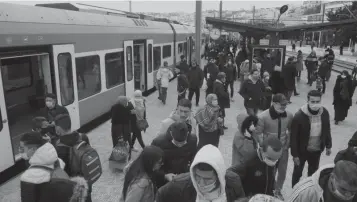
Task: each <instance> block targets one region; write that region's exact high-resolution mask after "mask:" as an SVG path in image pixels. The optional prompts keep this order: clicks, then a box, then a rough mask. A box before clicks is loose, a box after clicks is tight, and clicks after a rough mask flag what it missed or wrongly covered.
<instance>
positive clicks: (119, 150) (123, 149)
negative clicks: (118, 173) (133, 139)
mask: <svg viewBox="0 0 357 202" xmlns="http://www.w3.org/2000/svg"><path fill="white" fill-rule="evenodd" d="M128 158H129V145H128V143H127V142H125V141H124V140H122V139H120V140H119V141H118V144H117V145H116V146H115V147H114V148H113V150H112V153H111V155H110V157H109V161H115V162H121V163H124V162H127V161H128Z"/></svg>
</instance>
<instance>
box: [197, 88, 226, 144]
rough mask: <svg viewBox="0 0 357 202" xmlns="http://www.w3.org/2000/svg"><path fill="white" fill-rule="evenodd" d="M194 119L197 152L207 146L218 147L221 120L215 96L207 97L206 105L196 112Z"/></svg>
mask: <svg viewBox="0 0 357 202" xmlns="http://www.w3.org/2000/svg"><path fill="white" fill-rule="evenodd" d="M195 119H196V121H197V124H198V138H199V141H198V148H197V150H199V149H200V148H202V147H203V146H205V145H207V144H212V145H214V146H216V147H218V144H219V137H220V128H221V127H222V126H223V119H222V118H220V117H219V106H218V100H217V96H216V95H215V94H209V95H208V96H207V98H206V105H205V106H203V107H202V108H200V109H198V110H197V113H196V115H195Z"/></svg>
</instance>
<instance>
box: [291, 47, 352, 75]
mask: <svg viewBox="0 0 357 202" xmlns="http://www.w3.org/2000/svg"><path fill="white" fill-rule="evenodd" d="M296 55H297V52H291V51H286V56H296ZM302 55H303V56H304V58H306V57H307V56H308V54H305V53H303V54H302ZM355 65H356V64H354V63H351V62H345V61H342V60H336V59H335V61H334V63H333V66H332V71H334V72H337V73H341V72H342V71H343V70H347V71H348V72H349V73H351V71H352V70H353V67H354V66H355Z"/></svg>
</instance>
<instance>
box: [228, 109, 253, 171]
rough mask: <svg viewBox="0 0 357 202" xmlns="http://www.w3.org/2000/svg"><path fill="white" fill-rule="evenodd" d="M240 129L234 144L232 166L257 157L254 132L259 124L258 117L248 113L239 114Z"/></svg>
mask: <svg viewBox="0 0 357 202" xmlns="http://www.w3.org/2000/svg"><path fill="white" fill-rule="evenodd" d="M237 123H238V131H237V132H236V134H235V135H234V139H233V144H232V166H235V165H237V164H239V163H244V162H246V161H248V160H250V159H252V158H254V157H255V154H256V141H255V140H254V139H253V133H254V132H255V130H256V126H257V124H258V117H256V116H252V115H250V116H249V115H246V114H239V115H238V116H237Z"/></svg>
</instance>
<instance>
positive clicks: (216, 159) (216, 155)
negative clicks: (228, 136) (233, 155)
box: [190, 144, 227, 201]
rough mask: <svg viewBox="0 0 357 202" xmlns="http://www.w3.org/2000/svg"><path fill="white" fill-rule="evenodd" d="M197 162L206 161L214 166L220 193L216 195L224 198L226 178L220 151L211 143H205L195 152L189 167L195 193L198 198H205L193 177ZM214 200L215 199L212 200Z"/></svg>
mask: <svg viewBox="0 0 357 202" xmlns="http://www.w3.org/2000/svg"><path fill="white" fill-rule="evenodd" d="M199 163H206V164H208V165H210V166H212V167H213V168H214V170H215V171H216V174H217V177H218V181H219V184H220V195H219V196H218V197H219V198H225V193H226V191H225V187H226V180H225V174H226V169H227V168H226V165H225V163H224V159H223V156H222V153H221V152H220V151H219V149H218V148H217V147H215V146H213V145H210V144H209V145H206V146H204V147H202V148H201V149H200V150H199V151H198V152H197V154H196V156H195V159H194V160H193V162H192V164H191V167H190V176H191V180H192V183H193V186H194V187H195V189H196V191H197V195H198V197H199V198H202V199H205V196H204V195H203V194H202V193H201V192H200V191H199V189H198V186H197V181H196V178H195V166H196V165H197V164H199ZM213 201H215V200H213Z"/></svg>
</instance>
